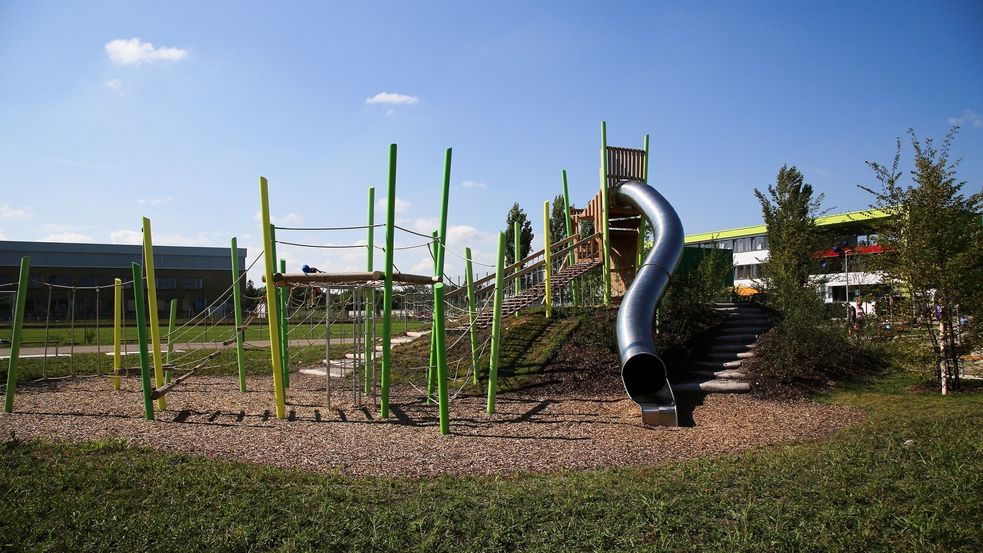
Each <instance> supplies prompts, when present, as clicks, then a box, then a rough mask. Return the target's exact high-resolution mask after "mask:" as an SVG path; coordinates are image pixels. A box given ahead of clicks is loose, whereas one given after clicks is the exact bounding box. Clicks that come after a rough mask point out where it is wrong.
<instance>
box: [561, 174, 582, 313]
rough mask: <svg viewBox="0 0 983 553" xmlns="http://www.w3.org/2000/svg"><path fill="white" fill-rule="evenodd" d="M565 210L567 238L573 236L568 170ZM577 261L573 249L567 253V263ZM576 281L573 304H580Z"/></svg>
mask: <svg viewBox="0 0 983 553" xmlns="http://www.w3.org/2000/svg"><path fill="white" fill-rule="evenodd" d="M563 212H564V213H566V217H564V219H563V222H564V224H565V225H566V228H567V238H570V237H571V236H573V217H571V216H570V190H569V188H568V187H567V170H566V169H564V170H563ZM576 262H577V258H576V256H575V255H574V252H573V250H570V253H569V254H567V265H569V266H570V267H573V265H574V263H576ZM578 288H579V286H577V283H576V282H572V283H570V290H571V292H573V305H574V306H577V307H579V306H580V290H578Z"/></svg>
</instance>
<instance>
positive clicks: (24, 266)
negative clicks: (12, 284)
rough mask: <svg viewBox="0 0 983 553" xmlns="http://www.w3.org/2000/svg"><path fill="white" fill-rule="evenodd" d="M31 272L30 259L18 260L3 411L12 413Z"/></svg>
mask: <svg viewBox="0 0 983 553" xmlns="http://www.w3.org/2000/svg"><path fill="white" fill-rule="evenodd" d="M30 271H31V258H30V257H27V256H25V257H22V258H20V278H18V279H17V297H16V299H14V328H13V330H12V331H11V333H10V360H9V361H8V362H7V395H6V398H5V401H4V403H3V411H4V412H5V413H12V412H13V411H14V393H16V389H17V357H18V356H19V355H20V342H21V338H22V337H23V336H22V328H23V325H24V305H25V304H26V303H27V284H28V274H29V273H30Z"/></svg>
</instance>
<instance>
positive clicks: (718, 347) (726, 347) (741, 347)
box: [707, 343, 754, 353]
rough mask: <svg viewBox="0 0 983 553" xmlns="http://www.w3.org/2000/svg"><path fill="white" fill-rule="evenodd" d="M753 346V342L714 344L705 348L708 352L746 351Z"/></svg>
mask: <svg viewBox="0 0 983 553" xmlns="http://www.w3.org/2000/svg"><path fill="white" fill-rule="evenodd" d="M752 347H754V344H741V343H734V344H714V345H712V346H710V347H709V348H707V351H708V352H709V353H741V352H746V351H748V350H750V349H751V348H752Z"/></svg>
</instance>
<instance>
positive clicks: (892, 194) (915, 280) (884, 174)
mask: <svg viewBox="0 0 983 553" xmlns="http://www.w3.org/2000/svg"><path fill="white" fill-rule="evenodd" d="M958 130H959V127H953V128H952V129H951V130H950V131H949V132H948V134H946V137H945V139H944V140H943V141H942V144H941V145H939V146H938V147H937V146H936V145H935V142H934V140H933V139H931V138H928V139H925V140H924V141H923V140H920V139H919V138H918V137H917V136H916V135H915V132H914V130H912V129H909V130H908V135H909V137H910V139H911V145H912V149H913V150H914V165H915V166H914V169H913V170H912V171H911V179H912V180H911V183H910V184H907V185H905V184H902V183H901V182H900V181H901V175H902V174H901V172H900V171H899V169H898V167H899V165H900V162H901V139H900V138H898V140H897V150H896V153H895V155H894V161H893V162H892V163H891V164H890V165H882V164H880V163H877V162H874V161H868V162H867V165H868V166H870V168H871V169H872V170H873V172H874V177H875V178H876V179H877V181H878V182H879V183H880V189H873V188H869V187H866V186H861V188H862V189H864V190H866V191H867V192H869V193H871V194H872V195H873V196H874V202H873V204H872V207H875V208H878V209H882V210H884V211H887V212H888V213H889V214H890V216H889V217H887V218H885V220H884V221H883V222H882V223H881V225H880V228H879V229H878V230H879V235H878V239H879V242H880V243H881V244H882V245H884V247H885V248H886V249H887V250H888V254H887V255H884V256H880V257H881V259H880V261H881V264H882V267H881V269H882V270H883V272H884V275H885V278H886V280H888V281H889V282H891V283H893V284H895V285H896V286H898V287H900V288H901V289H903V290H905V291H907V292H908V294H909V295H910V296H911V299H912V304H913V309H914V310H915V311H916V314H917V312H922V313H931V312H932V311H934V310H935V309H936V308H937V309H938V310H939V311H941V321H939V323H940V324H939V326H938V327H937V326H936V325H935V324H933V321H932V320H931V319H932V317H930V316H922V317H918V318H920V319H921V320H922V321H923V323H924V325H925V328H926V330H927V334H928V337H929V339H930V340H931V342H932V349H933V351H934V353H935V366H936V377H937V378H938V379H939V381H940V385H941V388H942V393H943V394H945V393H948V391H949V388H950V386H954V387H958V386H959V376H958V370H957V367H958V365H957V363H958V354H959V352H958V349H957V344H958V343H959V340H960V335H959V324H958V321H957V315H956V313H957V310H958V311H959V312H960V314H963V315H966V314H975V315H981V314H983V312H981V311H980V307H981V305H980V304H981V303H983V302H981V295H983V290H981V286H983V284H981V281H983V230H981V224H980V215H979V212H980V211H981V210H983V192H976V193H975V194H971V195H968V196H967V195H966V194H965V193H964V192H963V189H964V188H965V186H966V182H965V181H960V180H958V177H957V176H956V169H957V168H958V166H959V160H955V161H952V160H950V158H949V149H950V147H951V146H952V142H953V140H954V139H955V136H956V133H957V132H958ZM916 314H913V316H916ZM978 318H979V317H975V319H978Z"/></svg>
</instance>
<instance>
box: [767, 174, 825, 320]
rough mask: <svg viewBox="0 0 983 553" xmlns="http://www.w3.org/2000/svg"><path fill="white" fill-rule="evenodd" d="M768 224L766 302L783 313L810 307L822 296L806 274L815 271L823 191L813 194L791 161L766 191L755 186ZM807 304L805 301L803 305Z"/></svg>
mask: <svg viewBox="0 0 983 553" xmlns="http://www.w3.org/2000/svg"><path fill="white" fill-rule="evenodd" d="M754 195H755V196H756V197H757V198H758V202H759V203H760V204H761V213H762V215H763V217H764V221H765V225H766V226H767V228H768V244H769V251H770V253H769V257H768V259H767V260H766V261H765V262H764V263H762V266H761V273H762V277H763V280H764V283H765V286H766V288H767V290H768V295H767V297H768V303H769V304H770V305H771V306H772V307H773V308H774V309H776V310H777V311H778V312H779V313H781V314H782V315H783V316H787V315H789V314H792V313H795V312H797V311H799V309H800V307H808V308H814V307H815V304H816V303H817V302H818V303H819V304H820V305H819V307H821V303H822V300H821V299H820V298H819V295H818V293H817V291H816V287H815V286H814V284H813V283H810V280H809V275H810V274H813V273H815V272H816V271H814V270H813V269H814V265H815V259H814V254H815V252H816V251H817V250H818V249H820V233H819V231H818V230H817V228H816V214H817V212H818V210H819V206H820V204H821V203H822V199H823V195H822V194H820V195H819V196H817V197H813V189H812V185H810V184H808V183H806V182H805V178H804V177H803V176H802V173H800V172H799V170H798V169H796V168H795V166H794V165H793V166H792V167H789V166H788V165H783V166H782V168H781V169H780V170H779V171H778V178H777V180H776V182H775V184H774V185H769V186H768V191H767V194H765V193H764V192H762V191H760V190H758V189H755V190H754ZM803 304H807V305H803Z"/></svg>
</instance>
